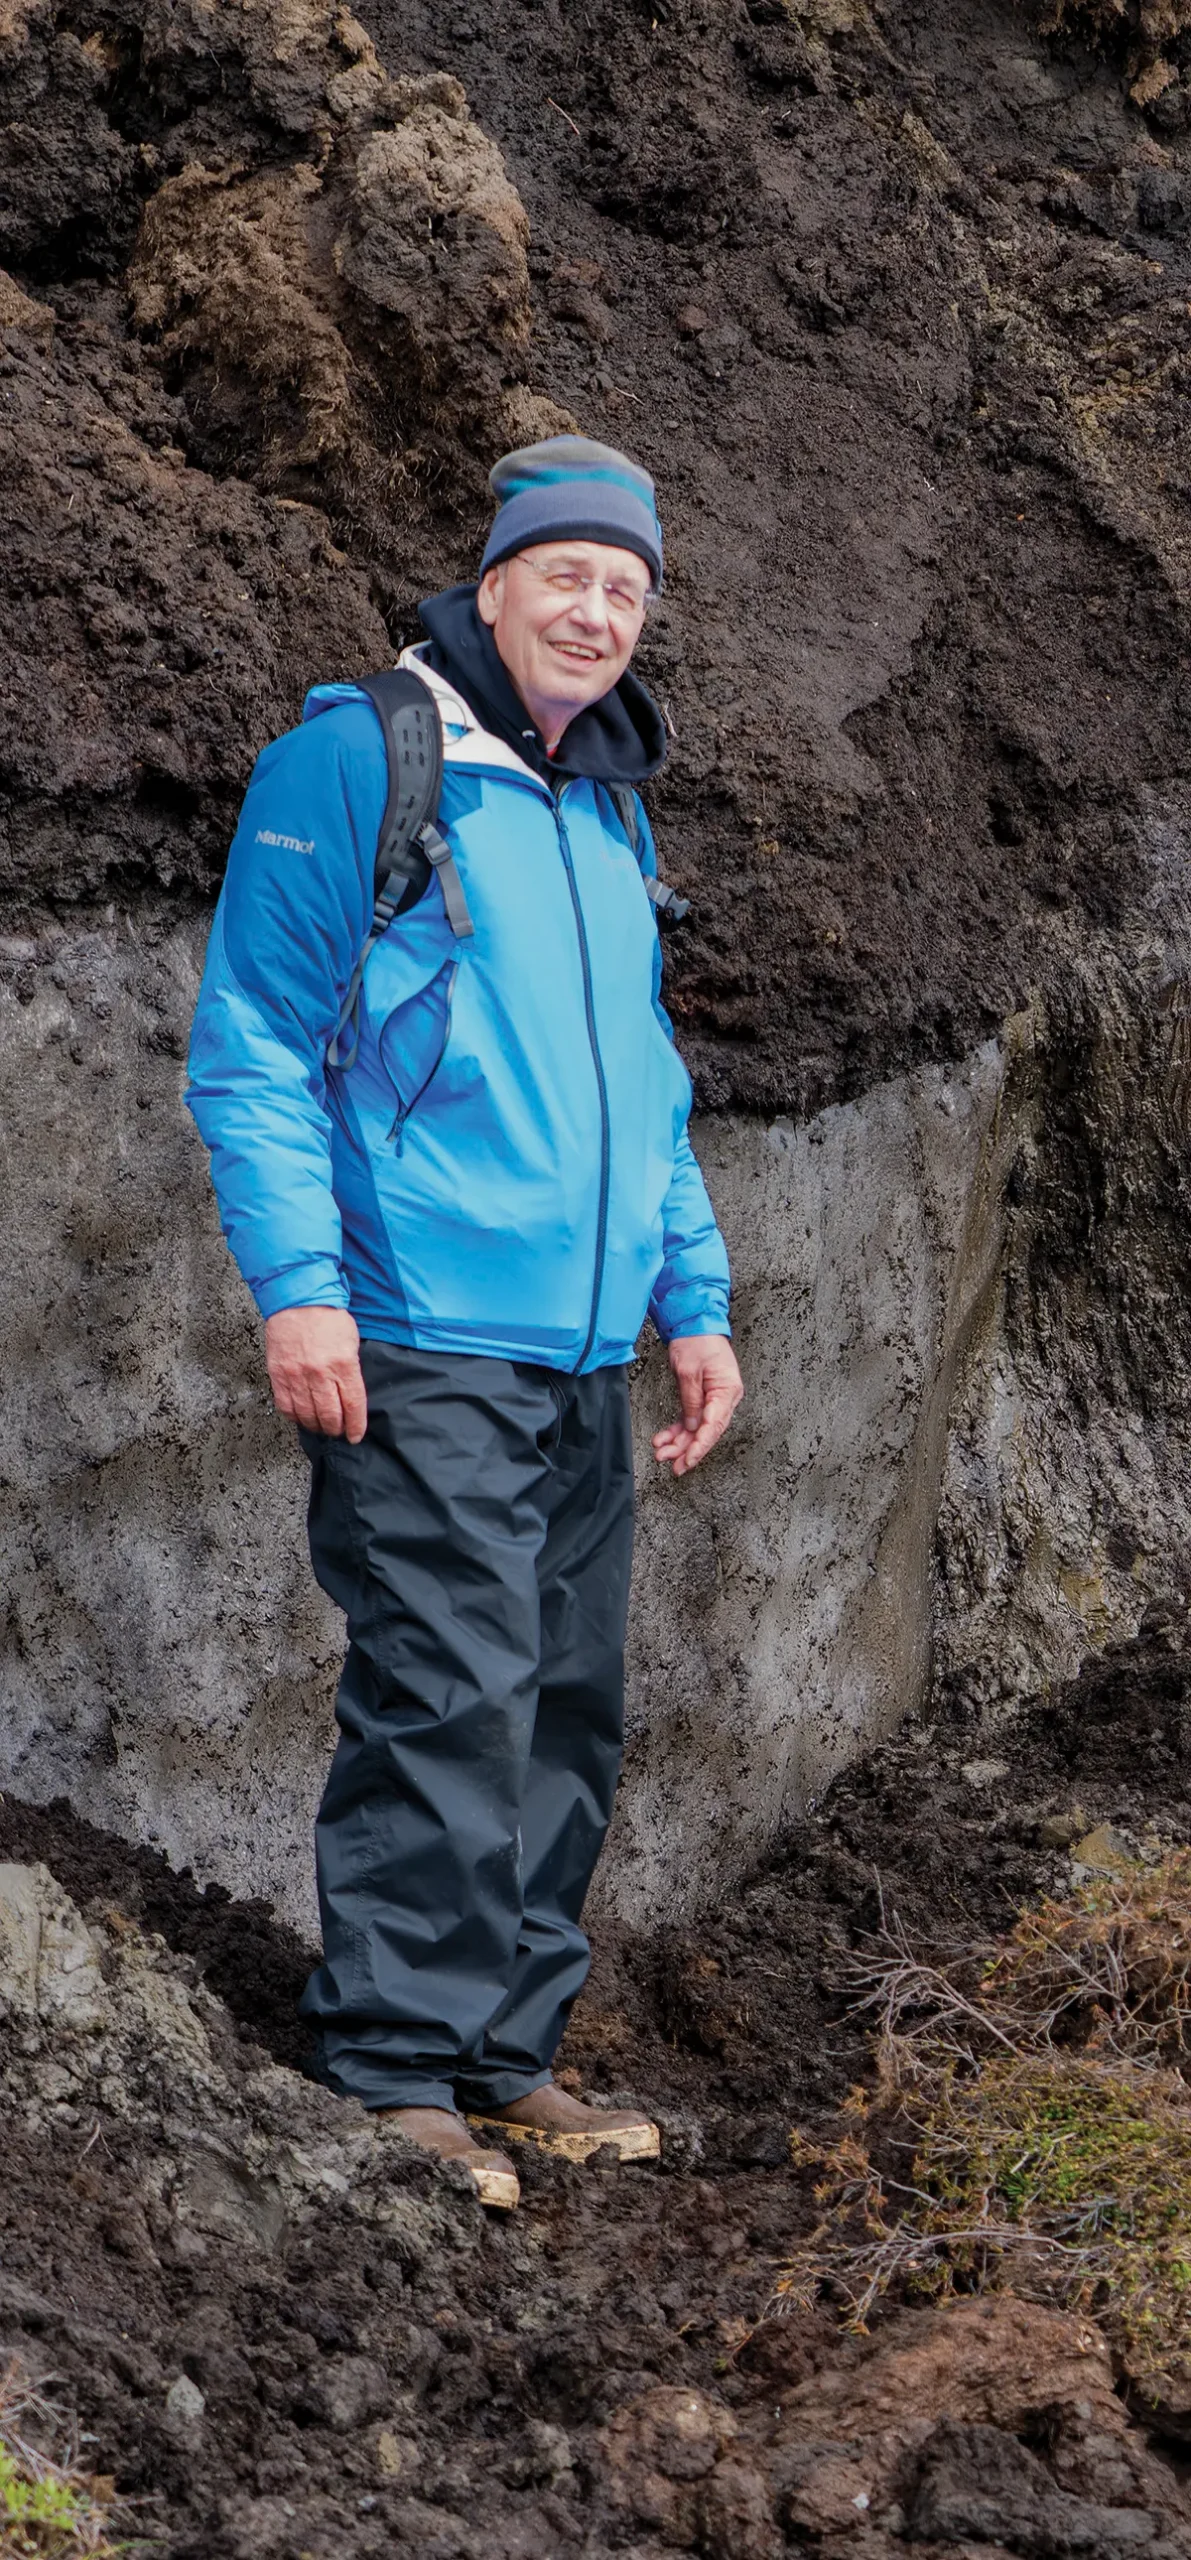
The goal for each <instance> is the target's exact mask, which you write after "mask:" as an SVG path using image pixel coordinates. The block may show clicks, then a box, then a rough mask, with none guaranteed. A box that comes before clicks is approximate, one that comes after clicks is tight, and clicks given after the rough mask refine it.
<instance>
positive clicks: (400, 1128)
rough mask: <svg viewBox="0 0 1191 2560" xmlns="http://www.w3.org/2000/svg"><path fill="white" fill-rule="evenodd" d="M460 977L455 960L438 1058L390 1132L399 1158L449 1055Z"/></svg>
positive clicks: (401, 1110) (404, 1104) (398, 1115)
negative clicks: (413, 1119)
mask: <svg viewBox="0 0 1191 2560" xmlns="http://www.w3.org/2000/svg"><path fill="white" fill-rule="evenodd" d="M458 975H459V963H458V961H457V960H455V961H453V962H452V964H451V974H450V977H449V978H448V980H447V1010H446V1014H445V1016H444V1019H443V1032H442V1040H441V1042H440V1044H439V1051H438V1056H437V1057H436V1059H435V1061H434V1064H433V1066H432V1067H431V1069H430V1073H429V1075H426V1076H423V1078H422V1081H421V1083H420V1085H419V1086H418V1090H417V1092H416V1093H415V1094H414V1095H413V1097H412V1099H411V1100H410V1101H409V1102H406V1103H403V1104H402V1107H401V1109H400V1111H399V1112H398V1114H397V1117H396V1119H395V1120H394V1122H393V1126H392V1128H391V1129H390V1131H389V1137H390V1139H391V1141H392V1146H393V1153H394V1155H395V1156H399V1155H400V1154H401V1151H402V1149H403V1147H404V1145H405V1132H406V1129H407V1128H408V1126H409V1121H410V1117H411V1114H412V1113H413V1112H415V1111H416V1110H417V1107H418V1104H419V1103H420V1101H421V1100H422V1097H423V1095H424V1094H427V1093H428V1092H429V1090H430V1087H431V1085H432V1084H433V1082H434V1079H435V1077H436V1075H437V1074H438V1071H439V1068H440V1067H441V1065H442V1062H443V1059H444V1058H445V1056H446V1054H447V1042H448V1040H449V1039H450V1037H451V1012H452V1008H453V1006H454V1002H455V980H456V978H457V977H458Z"/></svg>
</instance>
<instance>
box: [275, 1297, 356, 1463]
mask: <svg viewBox="0 0 1191 2560" xmlns="http://www.w3.org/2000/svg"><path fill="white" fill-rule="evenodd" d="M265 1358H266V1360H267V1361H268V1363H269V1384H270V1386H271V1387H272V1390H273V1402H274V1404H275V1405H276V1407H277V1410H278V1413H284V1414H287V1415H288V1417H289V1419H290V1421H291V1422H300V1423H303V1424H304V1425H305V1428H306V1429H307V1431H322V1432H325V1434H326V1436H327V1438H328V1440H339V1439H342V1438H344V1437H346V1438H347V1439H348V1440H362V1439H363V1437H364V1433H365V1431H366V1430H367V1428H368V1397H367V1394H366V1392H365V1387H364V1379H363V1373H362V1371H361V1368H360V1336H359V1333H358V1332H357V1329H356V1321H355V1317H354V1316H349V1314H348V1312H347V1309H346V1307H283V1308H282V1309H281V1312H280V1314H278V1315H275V1316H268V1317H267V1318H266V1320H265Z"/></svg>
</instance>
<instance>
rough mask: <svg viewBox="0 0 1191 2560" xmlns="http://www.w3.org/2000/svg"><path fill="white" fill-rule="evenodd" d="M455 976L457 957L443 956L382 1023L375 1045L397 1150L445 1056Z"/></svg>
mask: <svg viewBox="0 0 1191 2560" xmlns="http://www.w3.org/2000/svg"><path fill="white" fill-rule="evenodd" d="M458 975H459V961H458V958H457V957H453V958H451V959H449V960H444V962H443V965H442V967H441V969H439V971H438V972H437V975H436V976H435V977H433V978H432V979H431V980H430V983H429V985H428V986H425V987H420V988H419V990H418V993H417V994H416V995H415V996H410V997H408V998H407V1000H406V1002H405V1003H404V1004H400V1005H397V1006H396V1007H395V1009H394V1011H393V1012H392V1013H391V1014H389V1015H388V1017H387V1019H386V1021H385V1023H384V1024H383V1026H382V1029H381V1034H380V1039H379V1042H378V1044H377V1045H378V1048H379V1052H380V1061H381V1065H382V1067H383V1068H384V1071H385V1075H386V1077H387V1078H388V1081H389V1083H390V1084H391V1086H392V1088H393V1093H394V1096H395V1098H396V1103H397V1109H396V1112H395V1114H394V1117H393V1125H392V1128H391V1129H390V1131H389V1136H390V1138H391V1139H392V1142H393V1147H394V1150H395V1152H396V1153H397V1154H398V1155H400V1153H401V1150H402V1147H403V1146H404V1144H405V1132H406V1129H407V1127H408V1124H409V1121H410V1119H411V1117H412V1115H413V1113H414V1112H415V1111H416V1110H417V1108H418V1105H419V1103H420V1102H421V1101H422V1100H423V1098H424V1097H425V1095H426V1094H427V1093H428V1092H429V1090H430V1087H431V1085H432V1084H433V1082H434V1079H435V1077H436V1075H437V1074H438V1071H439V1068H440V1067H441V1065H442V1062H443V1059H444V1057H445V1056H446V1051H447V1042H448V1040H449V1039H450V1036H451V1005H452V1000H453V997H454V993H455V980H456V978H457V977H458Z"/></svg>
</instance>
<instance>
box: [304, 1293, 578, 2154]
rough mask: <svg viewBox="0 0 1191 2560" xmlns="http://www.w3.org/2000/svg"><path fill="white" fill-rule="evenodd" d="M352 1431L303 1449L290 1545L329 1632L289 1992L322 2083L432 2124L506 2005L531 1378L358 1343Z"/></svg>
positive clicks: (525, 1655)
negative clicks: (296, 1988) (332, 1675)
mask: <svg viewBox="0 0 1191 2560" xmlns="http://www.w3.org/2000/svg"><path fill="white" fill-rule="evenodd" d="M361 1360H362V1365H363V1370H364V1377H365V1382H366V1384H367V1389H368V1431H367V1435H366V1437H365V1439H364V1440H362V1441H361V1442H360V1443H359V1444H358V1445H357V1446H356V1447H354V1448H353V1447H351V1446H350V1445H349V1443H348V1442H347V1441H345V1440H328V1439H324V1438H322V1437H321V1436H320V1435H317V1434H303V1439H304V1441H305V1443H306V1447H307V1453H308V1455H309V1456H310V1458H311V1461H312V1465H313V1481H312V1488H311V1503H310V1542H311V1554H312V1557H313V1561H314V1569H315V1572H316V1574H317V1576H318V1579H319V1581H320V1582H321V1583H322V1586H323V1588H324V1590H326V1591H327V1592H329V1593H330V1595H331V1597H332V1599H334V1600H337V1601H338V1603H339V1605H340V1607H341V1608H343V1609H344V1610H345V1611H346V1613H347V1620H348V1634H349V1638H350V1646H349V1651H348V1656H347V1661H346V1664H345V1666H344V1672H343V1678H342V1682H341V1685H340V1689H339V1696H338V1701H337V1706H336V1714H337V1717H338V1722H339V1727H340V1739H339V1743H338V1746H337V1748H336V1752H335V1757H334V1760H333V1763H332V1767H331V1771H330V1776H329V1778H328V1781H327V1787H326V1792H325V1795H324V1797H323V1802H322V1807H321V1810H320V1812H319V1816H318V1824H317V1832H316V1840H317V1861H318V1886H319V1905H320V1910H321V1914H322V1926H323V1948H324V1956H323V1962H322V1964H321V1965H320V1967H319V1969H318V1971H317V1972H316V1973H315V1974H314V1976H313V1977H312V1979H311V1981H310V1983H309V1984H308V1986H307V1989H306V1992H305V1994H304V1996H303V2001H302V2009H303V2013H304V2015H305V2016H307V2017H308V2018H312V2019H314V2020H315V2021H316V2023H317V2025H318V2027H319V2029H320V2031H321V2036H322V2044H323V2058H324V2068H325V2071H326V2075H327V2078H328V2079H329V2081H330V2083H331V2086H332V2087H333V2088H335V2089H338V2090H339V2091H340V2092H341V2093H342V2094H344V2095H346V2096H351V2097H358V2098H360V2099H362V2101H363V2103H364V2105H365V2106H369V2107H378V2106H414V2105H422V2106H451V2105H453V2103H454V2100H453V2094H452V2092H453V2084H454V2078H455V2074H456V2071H457V2069H458V2067H459V2061H460V2057H461V2055H464V2054H468V2053H470V2052H472V2051H473V2050H474V2049H475V2048H476V2047H477V2045H478V2044H479V2043H480V2041H481V2039H482V2036H483V2032H484V2029H485V2027H486V2026H487V2023H488V2020H489V2019H490V2017H491V2016H492V2015H493V2013H494V2011H495V2010H496V2009H497V2008H498V2007H499V2006H500V2004H501V2002H502V2001H503V1999H504V1996H505V1994H506V1991H507V1988H508V1984H509V1980H510V1976H511V1973H512V1969H513V1963H514V1958H515V1952H516V1946H517V1939H518V1932H519V1928H520V1922H521V1909H522V1892H521V1847H520V1823H521V1812H522V1798H523V1795H524V1791H525V1784H526V1778H527V1773H528V1769H529V1760H530V1746H531V1742H532V1736H533V1726H534V1716H535V1711H536V1707H537V1684H538V1663H539V1653H540V1605H539V1593H538V1578H537V1566H538V1557H539V1552H540V1550H541V1547H542V1544H543V1540H544V1538H545V1535H546V1503H547V1493H548V1488H549V1484H550V1481H551V1460H550V1451H551V1448H552V1445H553V1443H554V1442H555V1440H556V1439H557V1436H558V1428H559V1412H558V1400H557V1396H556V1394H555V1393H554V1392H553V1391H552V1387H551V1384H550V1377H549V1373H548V1372H546V1371H543V1370H534V1369H530V1368H527V1367H522V1366H521V1365H520V1364H517V1365H514V1363H512V1362H511V1361H507V1360H494V1359H486V1358H482V1357H471V1356H468V1355H467V1354H462V1353H460V1354H442V1355H440V1354H435V1353H425V1352H416V1351H407V1350H404V1349H402V1348H400V1347H398V1346H396V1345H393V1344H390V1343H379V1342H366V1343H365V1344H364V1345H363V1346H362V1351H361Z"/></svg>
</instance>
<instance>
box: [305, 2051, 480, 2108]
mask: <svg viewBox="0 0 1191 2560" xmlns="http://www.w3.org/2000/svg"><path fill="white" fill-rule="evenodd" d="M320 2077H321V2078H322V2081H323V2084H324V2086H325V2087H326V2088H328V2089H333V2090H334V2092H335V2095H336V2097H337V2098H358V2099H359V2102H360V2105H361V2106H362V2107H367V2109H368V2112H369V2114H370V2115H375V2114H376V2113H377V2112H378V2110H379V2109H380V2108H382V2107H445V2108H446V2111H447V2114H448V2115H451V2116H453V2115H457V2114H458V2108H457V2107H456V2104H455V2092H454V2090H453V2089H452V2087H451V2084H450V2081H449V2080H425V2079H419V2078H418V2076H417V2075H416V2074H415V2073H412V2072H406V2071H394V2072H391V2073H388V2072H384V2073H382V2072H379V2071H369V2072H367V2073H360V2074H359V2075H357V2074H356V2073H355V2072H353V2071H352V2070H351V2068H350V2066H349V2068H348V2069H347V2070H346V2071H337V2070H335V2069H334V2068H333V2067H332V2065H331V2064H329V2063H328V2064H327V2065H326V2067H325V2069H324V2070H323V2072H322V2073H321V2074H320Z"/></svg>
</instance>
